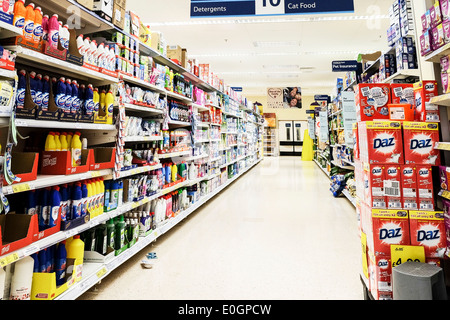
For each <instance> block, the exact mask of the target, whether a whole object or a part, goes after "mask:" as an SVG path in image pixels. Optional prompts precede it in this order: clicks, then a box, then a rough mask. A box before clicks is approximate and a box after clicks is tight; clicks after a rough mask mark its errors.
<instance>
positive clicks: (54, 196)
mask: <svg viewBox="0 0 450 320" xmlns="http://www.w3.org/2000/svg"><path fill="white" fill-rule="evenodd" d="M60 215H61V194H60V193H59V187H58V186H54V187H53V188H52V191H51V197H50V217H49V223H48V226H49V228H52V227H54V226H56V222H57V221H58V218H59V217H60Z"/></svg>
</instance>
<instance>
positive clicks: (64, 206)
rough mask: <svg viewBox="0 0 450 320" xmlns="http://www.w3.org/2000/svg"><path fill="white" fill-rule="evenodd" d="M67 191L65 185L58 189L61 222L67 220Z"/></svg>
mask: <svg viewBox="0 0 450 320" xmlns="http://www.w3.org/2000/svg"><path fill="white" fill-rule="evenodd" d="M67 191H68V190H67V184H63V185H62V186H61V187H60V189H59V193H60V194H61V221H66V220H67V206H68V202H67V201H68V199H69V194H68V192H67Z"/></svg>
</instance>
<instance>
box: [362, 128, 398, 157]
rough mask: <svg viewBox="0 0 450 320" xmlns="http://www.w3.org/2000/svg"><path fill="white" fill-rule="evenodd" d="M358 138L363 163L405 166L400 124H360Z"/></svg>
mask: <svg viewBox="0 0 450 320" xmlns="http://www.w3.org/2000/svg"><path fill="white" fill-rule="evenodd" d="M358 136H359V153H360V158H361V161H363V162H367V163H370V164H375V163H378V164H404V157H403V137H402V126H401V123H400V122H398V121H380V120H378V121H365V122H359V123H358Z"/></svg>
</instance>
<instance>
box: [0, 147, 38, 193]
mask: <svg viewBox="0 0 450 320" xmlns="http://www.w3.org/2000/svg"><path fill="white" fill-rule="evenodd" d="M38 167H39V153H34V152H12V153H11V171H12V173H13V174H14V175H15V176H16V177H17V178H19V180H18V181H14V182H13V185H14V184H18V183H24V182H28V181H33V180H36V178H37V173H38ZM3 183H6V180H5V179H4V178H3Z"/></svg>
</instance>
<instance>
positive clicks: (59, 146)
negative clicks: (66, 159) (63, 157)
mask: <svg viewBox="0 0 450 320" xmlns="http://www.w3.org/2000/svg"><path fill="white" fill-rule="evenodd" d="M55 145H56V149H55V151H61V141H60V140H59V132H55Z"/></svg>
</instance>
